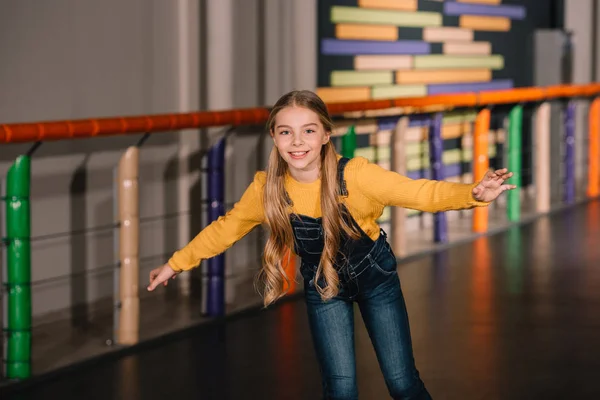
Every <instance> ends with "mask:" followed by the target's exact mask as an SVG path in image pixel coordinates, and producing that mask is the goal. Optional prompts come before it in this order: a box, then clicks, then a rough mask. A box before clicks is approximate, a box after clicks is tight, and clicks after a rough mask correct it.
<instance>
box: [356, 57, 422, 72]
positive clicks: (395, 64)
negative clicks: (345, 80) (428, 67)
mask: <svg viewBox="0 0 600 400" xmlns="http://www.w3.org/2000/svg"><path fill="white" fill-rule="evenodd" d="M412 67H413V57H412V56H407V55H400V56H386V55H382V56H356V57H354V69H356V70H386V71H389V70H399V69H411V68H412Z"/></svg>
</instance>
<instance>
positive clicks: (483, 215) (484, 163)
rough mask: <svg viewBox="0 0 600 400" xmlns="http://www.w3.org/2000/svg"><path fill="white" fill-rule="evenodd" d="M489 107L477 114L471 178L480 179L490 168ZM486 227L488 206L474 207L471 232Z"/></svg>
mask: <svg viewBox="0 0 600 400" xmlns="http://www.w3.org/2000/svg"><path fill="white" fill-rule="evenodd" d="M490 113H491V112H490V109H489V108H485V109H483V110H481V111H479V113H478V114H477V119H476V120H475V134H474V135H473V136H474V143H473V180H474V181H479V180H481V179H482V178H483V177H484V176H485V174H486V172H487V170H488V169H489V168H490V157H489V140H488V139H489V134H490ZM487 229H488V207H476V208H475V209H474V210H473V232H478V233H480V232H486V231H487Z"/></svg>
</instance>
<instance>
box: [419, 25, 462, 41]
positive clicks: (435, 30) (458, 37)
mask: <svg viewBox="0 0 600 400" xmlns="http://www.w3.org/2000/svg"><path fill="white" fill-rule="evenodd" d="M473 37H474V36H473V30H471V29H465V28H457V27H453V26H443V27H428V28H423V40H424V41H426V42H446V41H466V42H472V41H473Z"/></svg>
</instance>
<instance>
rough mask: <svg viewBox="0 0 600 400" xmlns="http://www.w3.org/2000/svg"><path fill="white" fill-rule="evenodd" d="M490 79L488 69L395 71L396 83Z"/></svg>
mask: <svg viewBox="0 0 600 400" xmlns="http://www.w3.org/2000/svg"><path fill="white" fill-rule="evenodd" d="M491 79H492V72H491V71H490V70H489V69H483V68H482V69H446V70H444V69H432V70H413V71H397V72H396V83H399V84H418V83H423V84H434V83H460V82H487V81H490V80H491Z"/></svg>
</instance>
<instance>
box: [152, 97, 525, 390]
mask: <svg viewBox="0 0 600 400" xmlns="http://www.w3.org/2000/svg"><path fill="white" fill-rule="evenodd" d="M267 126H268V129H269V133H270V134H271V137H272V138H273V141H274V148H273V151H272V152H271V155H270V158H269V163H268V167H267V171H266V172H258V173H257V174H256V175H255V177H254V181H253V182H252V183H251V184H250V186H249V187H248V188H247V190H246V191H245V193H244V195H243V196H242V198H241V199H240V200H239V202H238V203H236V204H235V206H234V207H233V209H232V210H231V211H229V212H228V213H227V214H226V215H225V216H223V217H220V218H219V219H218V220H217V221H214V222H213V223H212V224H210V225H209V226H208V227H206V228H205V229H204V230H202V231H201V232H200V233H199V234H198V235H197V236H196V237H195V238H194V239H193V240H192V241H191V242H190V243H189V244H188V245H187V246H185V247H184V248H183V249H181V250H179V251H177V252H175V253H174V254H173V256H172V258H171V259H170V260H169V261H168V263H167V264H165V265H164V266H162V267H160V268H157V269H155V270H153V271H152V272H150V285H149V286H148V290H154V289H155V288H156V287H157V286H158V285H160V284H161V283H162V284H164V285H166V284H167V283H168V281H169V279H170V278H174V277H175V276H176V274H177V273H179V272H181V271H186V270H190V269H191V268H194V267H196V266H198V264H199V263H200V261H201V260H203V259H207V258H210V257H214V256H216V255H218V254H220V253H222V252H223V251H225V250H226V249H228V248H229V247H230V246H231V245H233V244H234V243H235V242H236V241H238V240H240V239H241V238H242V237H244V235H246V234H247V233H248V232H250V230H252V229H253V228H254V227H256V226H257V225H259V224H261V223H265V225H266V228H267V229H268V231H269V238H268V241H267V243H266V246H265V250H264V254H263V266H262V269H261V271H260V273H259V274H258V276H257V278H258V279H257V282H258V283H259V285H258V287H259V289H260V291H261V292H262V293H261V295H262V296H263V299H264V305H265V306H267V305H269V304H271V303H273V302H275V301H276V300H277V299H279V298H280V297H282V296H283V295H284V294H285V293H284V289H283V288H284V286H285V285H284V282H286V281H288V280H289V279H291V278H293V277H288V276H286V274H285V272H284V269H283V268H282V263H281V260H282V257H283V254H284V252H285V250H286V248H291V249H294V250H295V253H296V254H298V255H299V256H300V257H301V258H302V263H301V267H300V272H301V274H302V276H303V278H304V295H305V301H306V308H307V311H308V319H309V324H310V329H311V333H312V338H313V342H314V346H315V350H316V353H317V358H318V360H319V364H320V368H321V372H322V376H323V379H322V383H323V392H324V397H325V398H327V399H357V398H358V390H357V385H356V368H355V359H354V337H353V332H354V319H353V318H354V314H353V302H357V303H358V306H359V308H360V311H361V314H362V317H363V319H364V322H365V325H366V328H367V330H368V332H369V336H370V338H371V341H372V343H373V346H374V348H375V352H376V354H377V357H378V361H379V364H380V367H381V369H382V372H383V375H384V377H385V382H386V384H387V387H388V390H389V392H390V395H391V396H392V397H393V398H394V399H430V398H431V397H430V395H429V393H428V392H427V390H426V389H425V386H424V384H423V382H422V380H421V378H420V377H419V373H418V371H417V369H416V367H415V362H414V360H413V353H412V345H411V337H410V329H409V323H408V316H407V312H406V306H405V304H404V299H403V295H402V290H401V287H400V281H399V278H398V274H397V271H396V267H397V264H396V257H395V256H394V254H393V253H392V250H391V248H390V246H389V244H388V243H387V240H386V233H385V232H384V231H383V230H381V229H380V228H379V226H378V225H377V223H376V220H377V218H378V217H379V216H380V215H381V214H382V211H383V209H384V207H385V206H388V205H393V206H398V207H406V208H413V209H417V210H422V211H426V212H431V213H435V212H440V211H446V210H459V209H466V208H472V207H476V206H485V205H487V204H489V202H491V201H493V200H494V199H496V197H498V195H500V193H502V192H503V191H505V190H508V189H512V188H514V186H512V185H506V184H504V181H505V180H506V179H508V178H510V177H511V176H512V173H508V172H507V171H506V169H502V170H498V171H495V172H488V173H487V174H486V176H485V177H484V178H483V180H482V181H481V182H479V183H476V184H471V185H467V184H459V183H449V182H437V181H432V180H425V179H420V180H411V179H409V178H406V177H404V176H401V175H399V174H397V173H395V172H391V171H388V170H385V169H383V168H381V167H379V166H377V165H375V164H372V163H369V162H368V161H367V160H366V159H364V158H361V157H356V158H353V159H351V160H349V159H347V158H342V157H340V156H339V155H338V154H336V151H335V148H334V146H333V144H332V143H331V141H330V135H331V132H332V128H333V123H332V121H331V119H330V117H329V114H328V112H327V108H326V106H325V104H324V103H323V101H322V100H321V99H320V98H319V97H318V96H317V95H316V94H314V93H312V92H309V91H293V92H290V93H288V94H286V95H284V96H283V97H281V99H279V101H277V103H276V104H275V106H274V108H273V109H272V111H271V115H270V118H269V121H268V123H267Z"/></svg>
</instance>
